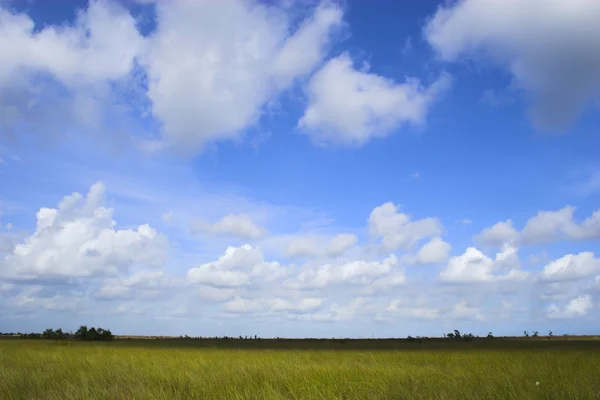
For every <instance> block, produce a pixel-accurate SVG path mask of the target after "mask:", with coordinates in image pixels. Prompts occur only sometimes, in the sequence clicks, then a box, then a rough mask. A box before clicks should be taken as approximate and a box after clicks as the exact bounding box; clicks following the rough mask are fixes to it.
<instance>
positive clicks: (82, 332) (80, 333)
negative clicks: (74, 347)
mask: <svg viewBox="0 0 600 400" xmlns="http://www.w3.org/2000/svg"><path fill="white" fill-rule="evenodd" d="M87 337H88V327H87V326H85V325H81V326H80V327H79V329H77V331H76V332H75V338H77V339H80V340H88V339H87Z"/></svg>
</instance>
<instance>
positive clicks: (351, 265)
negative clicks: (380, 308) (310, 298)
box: [285, 254, 405, 289]
mask: <svg viewBox="0 0 600 400" xmlns="http://www.w3.org/2000/svg"><path fill="white" fill-rule="evenodd" d="M394 273H397V274H398V273H399V274H401V275H402V277H403V279H402V281H403V282H404V280H405V278H404V275H403V274H402V270H401V268H400V266H399V265H398V259H397V257H396V256H395V255H394V254H392V255H390V256H389V257H387V258H385V259H384V260H382V261H362V260H357V261H349V262H339V263H333V264H331V263H329V264H324V265H318V266H316V267H315V266H309V267H307V268H305V269H303V270H302V271H300V272H299V273H298V275H297V276H295V277H293V278H291V279H289V280H287V281H286V282H285V284H286V286H288V287H290V288H295V289H308V288H325V287H327V286H329V285H336V284H342V283H343V284H355V285H356V284H362V285H368V284H371V283H373V281H375V280H376V279H378V278H383V277H385V276H388V275H391V274H394Z"/></svg>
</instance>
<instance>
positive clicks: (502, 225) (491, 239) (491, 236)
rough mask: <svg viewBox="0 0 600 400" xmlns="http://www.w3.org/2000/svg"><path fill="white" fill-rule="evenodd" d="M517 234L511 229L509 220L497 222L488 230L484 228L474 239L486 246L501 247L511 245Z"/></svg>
mask: <svg viewBox="0 0 600 400" xmlns="http://www.w3.org/2000/svg"><path fill="white" fill-rule="evenodd" d="M518 235H519V233H518V232H517V231H516V230H515V228H514V227H513V223H512V221H511V220H508V221H505V222H498V223H496V224H495V225H493V226H492V227H490V228H485V229H484V230H483V231H481V233H480V234H479V235H477V236H476V237H475V239H476V240H477V241H479V242H481V243H484V244H486V245H488V246H502V245H504V244H506V243H513V242H514V241H515V240H516V238H517V237H518Z"/></svg>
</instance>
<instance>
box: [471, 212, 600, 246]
mask: <svg viewBox="0 0 600 400" xmlns="http://www.w3.org/2000/svg"><path fill="white" fill-rule="evenodd" d="M574 212H575V207H571V206H566V207H563V208H561V209H559V210H556V211H540V212H538V213H537V215H535V216H533V217H531V218H530V219H529V220H527V222H526V224H525V226H524V227H523V229H522V230H521V231H518V230H516V229H515V228H514V226H513V223H512V221H511V220H508V221H506V222H498V223H497V224H495V225H494V226H492V227H490V228H485V229H484V230H483V231H482V232H481V233H480V234H479V235H477V236H475V239H476V240H478V241H479V242H481V243H482V244H485V245H488V246H502V245H505V244H510V243H516V244H519V245H533V244H542V243H552V242H556V241H560V240H573V241H580V240H587V239H595V238H600V210H596V211H594V212H593V213H592V215H591V216H589V217H588V218H586V219H585V220H584V221H582V222H581V223H578V222H576V221H575V219H574V216H573V213H574Z"/></svg>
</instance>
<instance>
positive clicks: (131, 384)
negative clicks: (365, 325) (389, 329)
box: [0, 339, 600, 400]
mask: <svg viewBox="0 0 600 400" xmlns="http://www.w3.org/2000/svg"><path fill="white" fill-rule="evenodd" d="M598 343H599V342H596V341H586V342H583V341H560V340H552V341H545V342H544V341H541V340H537V341H533V340H531V341H502V340H500V339H498V340H494V341H475V342H468V343H462V342H461V343H453V342H449V341H444V342H442V341H439V342H431V343H408V342H399V341H380V342H377V341H362V342H359V341H347V342H339V341H337V342H336V341H318V342H317V341H312V342H311V341H305V342H302V341H290V342H285V341H283V342H276V341H261V340H258V341H237V340H232V341H229V342H225V341H220V342H215V341H212V342H211V341H200V340H198V341H196V340H116V341H114V342H109V343H89V342H88V343H85V342H55V341H45V340H22V339H11V340H0V399H2V400H9V399H40V400H53V399H61V400H62V399H110V400H113V399H219V400H222V399H369V400H371V399H477V400H483V399H560V400H568V399H600V346H599V345H598ZM326 348H333V350H327V349H326ZM536 382H539V385H536Z"/></svg>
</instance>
